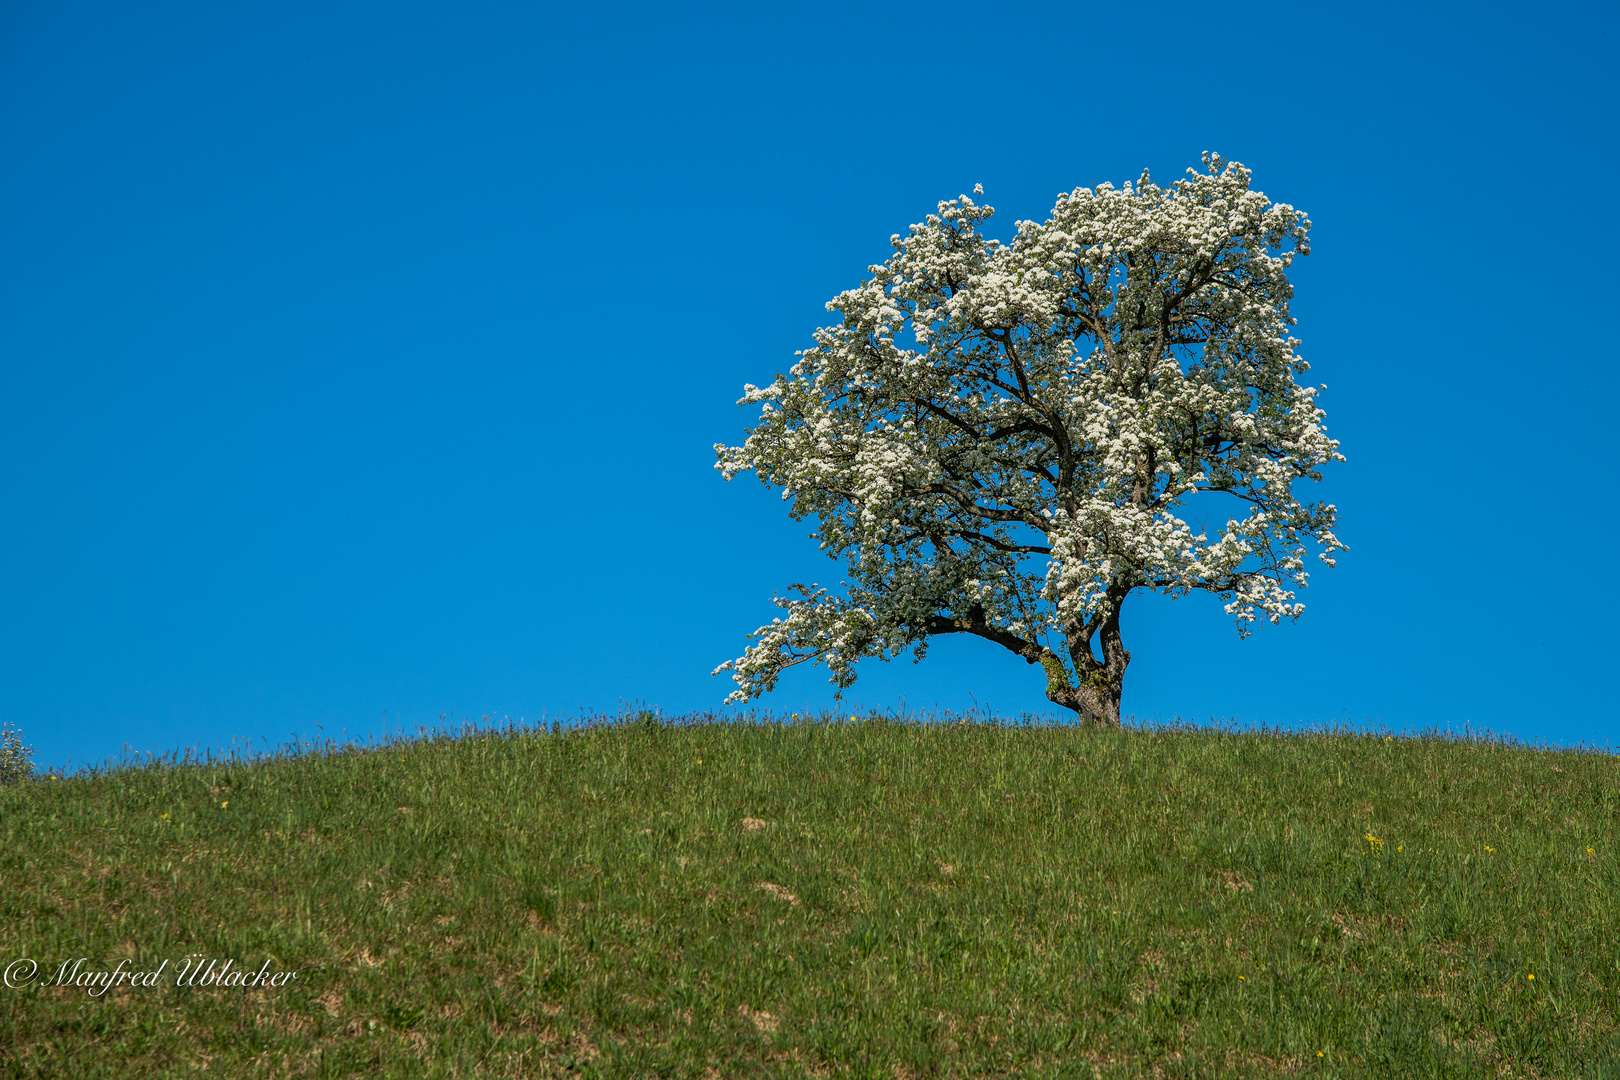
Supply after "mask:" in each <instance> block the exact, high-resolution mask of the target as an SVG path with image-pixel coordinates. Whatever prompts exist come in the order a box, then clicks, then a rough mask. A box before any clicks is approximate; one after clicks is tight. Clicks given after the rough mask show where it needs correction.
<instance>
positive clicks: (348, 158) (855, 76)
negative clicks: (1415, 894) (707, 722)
mask: <svg viewBox="0 0 1620 1080" xmlns="http://www.w3.org/2000/svg"><path fill="white" fill-rule="evenodd" d="M1099 12H1100V13H1099ZM1616 24H1617V19H1616V16H1615V9H1614V8H1613V7H1612V6H1608V5H1604V6H1599V5H1591V6H1587V7H1581V6H1562V7H1553V8H1536V9H1534V10H1532V7H1531V5H1513V6H1497V7H1491V6H1480V5H1466V6H1464V5H1457V6H1455V7H1449V8H1448V7H1438V6H1435V7H1423V6H1413V5H1409V4H1401V5H1387V6H1377V5H1355V6H1342V5H1341V6H1337V7H1330V6H1328V5H1288V6H1271V7H1267V6H1244V5H1208V4H1197V5H1191V4H1189V5H1174V4H1172V5H1154V6H1152V7H1144V6H1131V5H1115V6H1111V7H1107V8H1106V9H1099V8H1098V7H1097V6H1095V5H1073V4H1061V5H1049V6H1038V5H1022V6H1019V5H1013V6H1008V7H994V6H989V5H974V6H968V5H961V6H953V5H948V4H937V3H936V4H927V5H921V4H883V5H870V6H860V5H844V6H835V5H815V6H800V7H790V6H786V5H748V6H735V7H730V8H726V7H718V6H716V7H708V8H683V7H677V6H673V5H671V6H667V7H664V6H661V7H650V6H636V5H613V4H598V5H582V6H579V7H572V8H564V7H558V6H553V7H547V6H543V5H519V4H513V5H489V4H473V3H470V4H458V5H436V6H425V5H410V4H400V3H393V4H388V5H382V4H362V3H356V4H346V5H333V4H319V5H317V4H302V3H286V2H284V3H278V4H275V5H268V4H263V5H255V4H246V3H244V4H232V5H217V4H209V5H204V4H198V3H153V4H144V5H128V4H110V3H108V4H75V3H52V4H46V3H40V2H32V0H19V2H15V3H10V4H7V5H5V6H4V8H3V9H0V162H3V166H0V374H3V378H4V382H3V393H0V408H3V409H4V424H3V426H0V514H3V519H0V520H3V522H4V528H3V530H0V567H3V570H0V720H5V721H9V722H11V723H13V724H15V725H18V726H20V727H21V728H22V730H23V732H24V734H25V736H26V737H27V738H28V740H29V741H30V742H32V743H33V745H34V747H35V757H36V760H37V761H39V762H41V763H44V764H53V765H60V764H63V763H66V762H69V761H72V762H74V763H81V762H86V761H90V762H96V761H101V760H103V759H105V758H106V757H108V756H109V755H116V754H118V753H119V752H120V751H121V750H122V748H124V747H125V746H129V747H131V748H133V749H136V750H152V749H156V750H157V751H159V752H165V751H169V750H172V749H175V748H177V747H198V746H214V747H219V746H226V745H228V744H230V743H231V741H232V740H233V739H246V738H251V739H254V740H255V741H257V742H258V743H260V744H261V745H262V744H263V743H264V742H270V743H275V742H280V741H285V740H287V739H288V738H290V737H291V736H292V735H293V733H298V734H300V735H313V734H316V733H317V732H321V733H324V734H326V735H337V734H338V733H341V732H347V733H348V734H349V735H355V734H360V733H365V732H368V731H382V730H385V729H388V728H393V727H395V726H396V725H403V726H404V727H405V728H406V729H411V728H413V727H414V726H415V725H416V724H419V723H431V722H434V721H436V720H437V719H438V717H439V716H440V715H441V714H445V715H447V716H449V717H450V718H452V719H459V718H461V717H464V716H470V717H474V718H476V717H478V716H481V715H484V714H492V715H496V716H511V717H513V718H517V717H520V716H521V717H525V718H527V719H529V720H533V719H536V718H538V717H540V716H542V715H545V716H547V717H554V716H559V715H563V716H566V715H573V714H578V713H579V712H581V711H582V710H607V711H613V710H616V709H617V708H618V705H619V703H620V702H621V701H638V702H643V703H645V704H647V705H650V706H656V707H659V708H662V709H663V710H664V711H665V712H666V713H671V714H673V713H680V712H686V711H691V710H698V709H709V708H713V707H715V706H717V705H718V703H719V702H720V701H721V699H722V698H723V697H724V696H725V694H726V693H727V692H728V691H729V689H730V685H729V683H727V682H726V680H725V679H724V677H721V678H718V679H711V678H710V677H709V672H710V670H711V669H712V668H713V667H714V666H715V665H716V664H717V663H719V662H720V661H721V660H724V659H728V658H730V657H732V656H735V655H737V653H738V652H739V651H740V650H741V648H742V647H743V646H744V645H745V643H746V642H745V639H744V635H745V634H746V633H747V631H749V630H751V629H753V628H754V627H755V626H757V625H758V624H759V623H760V622H762V621H768V620H769V618H770V617H771V615H772V614H773V613H775V611H776V609H775V608H774V607H772V606H771V604H770V603H769V598H770V597H771V595H772V594H773V592H775V591H777V590H779V589H782V588H783V587H785V586H786V585H787V584H788V583H789V582H792V581H798V580H817V581H822V582H826V583H833V582H836V581H837V580H838V576H839V575H838V568H837V567H836V566H835V565H834V564H832V563H830V562H828V561H827V560H825V559H824V557H822V556H821V555H820V554H819V553H818V552H817V551H816V546H815V544H814V543H813V542H812V541H809V540H807V539H806V538H805V534H806V532H807V529H808V525H805V524H798V523H794V522H792V521H791V520H789V519H788V517H787V515H786V512H785V507H784V505H783V504H782V503H781V502H780V501H779V496H778V495H777V494H776V493H773V492H768V491H766V490H764V489H763V488H761V487H760V486H759V485H758V484H757V483H756V482H754V481H753V480H752V479H750V478H746V477H745V478H740V479H739V480H737V481H734V482H732V483H730V484H726V483H724V482H723V481H722V480H721V479H720V477H719V475H718V474H717V473H715V472H714V471H713V469H712V463H713V451H712V450H711V445H712V444H713V443H715V442H717V441H725V442H735V441H737V440H738V439H739V438H740V437H741V435H742V432H743V429H744V426H745V425H746V424H747V423H748V422H749V420H750V418H751V415H752V411H751V410H745V409H741V408H738V407H737V406H735V405H734V404H733V402H734V401H735V400H736V398H737V397H738V396H739V394H740V391H741V387H742V384H743V383H744V382H750V381H751V382H755V383H763V382H766V381H768V380H769V379H770V378H771V376H772V375H773V373H775V372H777V371H780V370H784V369H785V368H786V367H787V366H789V365H790V364H791V363H792V362H793V351H794V350H795V349H798V348H803V347H804V346H805V345H806V344H807V343H808V341H809V335H810V332H811V330H812V329H813V328H814V327H816V326H817V325H819V324H820V323H821V322H823V321H825V320H826V319H827V317H828V315H827V313H826V312H825V311H824V310H823V307H822V305H823V304H824V302H825V301H826V300H827V299H828V298H830V297H831V296H832V295H834V294H835V293H837V292H838V291H840V290H841V289H844V288H847V287H850V286H852V285H854V284H856V283H857V282H858V281H859V280H860V279H861V278H862V276H863V273H864V268H865V266H866V265H867V264H868V263H869V262H873V261H877V260H880V259H882V258H883V257H885V255H886V253H887V251H888V248H887V238H888V237H889V235H890V234H891V233H894V232H900V231H904V230H905V228H906V226H907V225H909V224H910V223H912V222H914V221H918V220H921V218H922V217H923V216H924V215H925V214H927V213H928V212H929V211H930V210H932V209H933V207H934V204H935V203H936V202H937V201H938V200H939V199H942V198H949V197H952V196H954V195H956V194H958V193H960V192H964V191H971V189H972V186H973V184H974V183H976V182H978V183H983V184H984V187H985V192H986V195H985V200H986V201H988V202H990V203H991V204H992V205H994V206H996V207H997V208H998V211H999V213H998V216H997V218H996V219H995V222H993V223H992V224H993V226H996V225H998V226H999V228H1000V229H1001V230H1002V231H1003V232H1004V233H1010V231H1011V229H1012V223H1013V221H1014V220H1016V219H1019V218H1026V217H1044V216H1045V214H1046V213H1047V211H1049V210H1050V208H1051V206H1052V202H1053V200H1054V197H1055V196H1056V194H1057V193H1058V192H1059V191H1063V190H1068V189H1071V188H1073V187H1075V186H1078V185H1082V184H1084V185H1094V184H1097V183H1100V182H1102V181H1105V180H1107V181H1112V182H1114V183H1115V184H1118V183H1120V182H1122V181H1124V180H1127V179H1133V178H1135V177H1136V176H1137V175H1138V174H1139V173H1140V172H1141V171H1142V169H1143V168H1149V169H1151V170H1152V171H1153V173H1154V175H1155V176H1156V177H1157V178H1158V179H1160V180H1169V179H1173V178H1174V177H1176V176H1177V175H1179V174H1180V173H1181V172H1182V171H1183V170H1184V169H1186V168H1187V167H1189V166H1194V165H1196V164H1197V163H1198V158H1199V154H1200V152H1201V151H1204V150H1215V151H1219V152H1220V153H1222V154H1224V155H1226V156H1227V157H1229V158H1235V159H1237V160H1239V161H1242V162H1244V163H1245V164H1247V165H1248V166H1249V167H1250V168H1251V169H1253V170H1254V174H1255V185H1256V186H1257V187H1258V188H1260V189H1261V190H1264V191H1265V192H1266V193H1267V194H1269V195H1271V196H1272V197H1273V198H1276V199H1279V200H1282V201H1287V202H1291V203H1293V204H1295V205H1296V206H1299V207H1301V208H1302V209H1304V210H1306V211H1307V212H1308V213H1309V214H1310V215H1311V217H1312V219H1313V221H1314V223H1315V228H1314V231H1313V253H1312V255H1311V256H1310V257H1309V258H1308V259H1305V260H1302V261H1301V262H1300V263H1298V264H1297V265H1296V271H1295V273H1294V274H1293V277H1294V281H1295V284H1296V289H1297V301H1296V305H1295V314H1296V315H1297V316H1298V318H1299V326H1298V328H1297V333H1298V336H1299V337H1300V339H1301V340H1302V341H1303V342H1304V346H1303V349H1302V352H1303V354H1304V355H1305V356H1306V357H1307V359H1309V360H1310V361H1311V362H1312V364H1313V367H1314V370H1313V374H1312V377H1311V378H1312V381H1313V382H1323V383H1326V384H1327V387H1328V389H1327V392H1326V393H1324V394H1323V395H1322V398H1321V404H1322V406H1323V408H1324V409H1325V410H1326V412H1327V420H1328V428H1329V431H1330V433H1332V434H1333V435H1334V436H1335V437H1337V438H1339V439H1340V440H1342V443H1343V451H1344V453H1345V454H1346V455H1347V457H1348V459H1349V460H1348V462H1347V463H1346V464H1344V465H1341V466H1339V467H1337V468H1334V469H1331V470H1329V475H1328V478H1327V480H1326V481H1325V482H1324V483H1322V484H1321V485H1318V486H1317V487H1318V490H1319V491H1320V493H1321V495H1322V496H1323V497H1325V498H1327V499H1329V500H1330V501H1333V502H1335V503H1337V504H1338V506H1339V507H1340V510H1341V515H1342V516H1341V523H1342V528H1341V529H1340V530H1339V534H1340V536H1341V537H1342V538H1343V539H1344V540H1345V541H1346V542H1347V543H1348V544H1349V545H1350V552H1349V553H1348V554H1347V555H1344V556H1342V557H1341V558H1340V561H1339V567H1338V569H1336V570H1333V571H1323V572H1320V573H1318V574H1316V575H1315V577H1314V580H1313V584H1312V586H1311V588H1310V589H1309V590H1308V591H1307V592H1306V593H1305V594H1304V595H1303V596H1302V599H1303V600H1304V601H1305V602H1306V604H1307V611H1306V614H1305V616H1304V617H1303V618H1302V619H1301V620H1300V621H1299V622H1298V623H1297V624H1294V625H1288V624H1284V625H1283V626H1282V627H1280V628H1276V629H1266V630H1264V631H1262V632H1259V633H1257V634H1255V636H1254V637H1252V638H1250V639H1249V640H1247V641H1239V640H1238V639H1237V636H1236V634H1235V633H1234V631H1233V628H1232V625H1231V621H1230V620H1229V619H1228V618H1227V617H1226V616H1225V615H1224V614H1223V613H1222V612H1221V610H1220V606H1219V604H1218V603H1217V602H1216V601H1215V600H1214V599H1212V598H1207V597H1194V598H1190V599H1187V600H1180V601H1173V602H1172V601H1166V600H1161V599H1158V598H1154V597H1145V596H1142V595H1140V594H1138V595H1137V596H1135V597H1133V599H1132V601H1131V604H1130V605H1128V606H1127V608H1126V610H1125V621H1124V626H1125V632H1126V635H1127V639H1126V644H1127V646H1128V647H1129V648H1130V649H1131V650H1132V653H1133V663H1132V666H1131V669H1130V673H1129V677H1128V682H1127V688H1126V696H1125V702H1124V708H1125V711H1126V712H1127V713H1130V714H1134V715H1135V716H1137V717H1138V718H1142V719H1168V718H1170V717H1174V716H1181V717H1187V718H1193V719H1199V720H1204V719H1208V718H1210V717H1216V718H1235V719H1236V720H1237V721H1238V722H1240V723H1268V724H1281V725H1293V724H1300V723H1310V722H1315V721H1322V720H1335V719H1346V718H1348V719H1350V720H1352V721H1356V722H1362V721H1363V720H1366V721H1370V722H1375V723H1381V724H1385V725H1388V726H1390V727H1393V728H1397V729H1406V730H1417V729H1422V728H1427V727H1446V726H1452V727H1461V726H1463V725H1464V724H1465V723H1466V724H1471V725H1473V726H1475V727H1483V728H1488V729H1493V730H1497V731H1503V732H1512V733H1516V734H1518V735H1520V736H1522V737H1526V738H1540V739H1544V740H1547V741H1550V742H1554V743H1565V744H1568V743H1577V742H1580V741H1583V740H1586V741H1599V742H1606V741H1610V740H1613V739H1614V736H1615V734H1616V732H1617V730H1620V707H1617V704H1616V701H1617V698H1616V695H1615V694H1614V692H1613V691H1612V689H1611V683H1612V682H1613V679H1614V676H1615V662H1614V649H1615V646H1616V639H1617V635H1616V632H1615V630H1614V623H1613V615H1612V613H1613V612H1614V610H1615V607H1616V600H1617V591H1620V590H1617V587H1616V584H1615V581H1616V576H1615V573H1614V571H1613V570H1611V569H1610V565H1609V564H1610V553H1611V549H1612V546H1613V537H1614V534H1615V529H1616V513H1615V496H1616V484H1615V481H1614V479H1613V470H1612V467H1611V466H1610V465H1609V464H1608V462H1609V461H1610V459H1611V457H1612V450H1611V444H1612V442H1613V440H1614V438H1615V434H1616V431H1617V428H1620V425H1617V424H1616V421H1615V418H1614V403H1615V401H1616V390H1617V388H1620V387H1617V383H1620V376H1617V374H1616V365H1615V363H1614V360H1615V352H1616V346H1615V344H1614V340H1613V337H1612V335H1611V333H1610V327H1611V324H1612V323H1613V321H1614V318H1615V315H1616V311H1615V307H1616V305H1615V299H1614V288H1613V283H1612V282H1613V270H1612V266H1611V264H1612V261H1613V255H1612V252H1613V251H1614V249H1615V242H1616V239H1617V236H1616V233H1617V229H1616V222H1617V215H1616V211H1615V199H1614V195H1613V191H1612V189H1613V186H1614V169H1615V145H1616V140H1615V136H1616V124H1615V119H1614V114H1615V109H1614V103H1615V102H1616V101H1617V100H1620V93H1617V87H1616V71H1617V70H1620V64H1617V63H1616V61H1615V43H1616ZM992 231H994V229H993V230H992ZM864 667H865V669H866V670H865V672H864V674H863V677H862V680H861V681H860V682H859V683H858V684H857V685H856V687H855V688H854V689H853V690H852V691H851V692H850V693H849V695H848V698H847V699H846V700H847V701H848V702H850V703H852V704H858V705H863V706H875V707H895V706H898V705H900V704H901V703H902V702H904V703H905V704H906V705H907V706H908V707H911V708H917V709H920V708H929V707H932V706H934V705H936V704H937V705H939V706H942V707H945V708H963V707H969V706H972V705H973V704H974V703H977V704H979V705H982V706H987V707H990V708H993V709H995V710H997V711H1001V712H1009V713H1018V712H1022V711H1025V710H1043V709H1046V708H1047V706H1046V703H1045V701H1044V699H1043V698H1042V696H1041V693H1040V683H1039V679H1038V678H1037V677H1036V676H1035V675H1034V673H1032V671H1031V669H1029V668H1028V667H1026V666H1025V665H1024V664H1023V663H1021V662H1020V661H1018V660H1016V659H1015V658H1012V657H1011V656H1010V654H1001V653H999V650H997V649H996V648H995V646H993V645H990V644H988V643H985V642H978V641H956V640H950V639H946V640H942V641H940V642H938V643H937V644H936V645H935V646H934V648H933V649H932V651H931V653H930V655H929V658H928V659H927V660H926V661H925V662H924V663H923V664H922V665H920V666H914V665H912V664H911V663H910V662H909V661H905V662H899V663H894V664H889V665H880V664H875V663H870V662H869V663H868V664H866V665H864ZM830 702H831V688H830V687H829V686H828V685H827V684H826V682H825V672H824V671H822V670H821V669H808V668H800V669H796V670H794V671H792V672H790V673H789V674H788V675H787V676H786V677H785V678H784V679H783V683H782V686H781V688H780V689H779V690H778V691H777V692H776V693H775V694H774V695H772V696H771V697H770V698H767V699H766V700H765V702H764V704H765V705H766V706H768V707H771V708H775V709H784V710H785V709H796V708H800V707H802V706H805V705H809V706H811V707H813V708H819V707H821V706H824V705H827V704H829V703H830Z"/></svg>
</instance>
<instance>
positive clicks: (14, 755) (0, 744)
mask: <svg viewBox="0 0 1620 1080" xmlns="http://www.w3.org/2000/svg"><path fill="white" fill-rule="evenodd" d="M33 756H34V748H33V747H32V746H24V745H23V741H22V734H21V733H20V732H18V731H17V729H16V728H14V727H12V726H11V725H10V724H5V725H3V726H0V784H9V783H12V782H13V781H15V780H27V779H29V778H30V777H32V776H33V775H34V762H33Z"/></svg>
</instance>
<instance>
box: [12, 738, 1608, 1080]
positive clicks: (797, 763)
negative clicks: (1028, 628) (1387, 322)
mask: <svg viewBox="0 0 1620 1080" xmlns="http://www.w3.org/2000/svg"><path fill="white" fill-rule="evenodd" d="M1617 810H1620V761H1617V759H1616V757H1615V756H1614V755H1612V754H1610V753H1607V752H1553V751H1548V750H1545V749H1534V748H1529V747H1524V746H1517V745H1509V744H1503V743H1498V742H1491V741H1480V740H1456V739H1447V738H1421V739H1394V740H1389V739H1385V738H1382V737H1379V736H1368V735H1364V734H1363V735H1356V734H1352V733H1349V732H1319V733H1315V734H1307V735H1284V734H1278V733H1258V734H1257V733H1237V732H1232V731H1218V730H1196V729H1190V728H1186V729H1173V730H1152V729H1139V728H1138V729H1131V728H1128V729H1126V730H1124V731H1114V732H1109V731H1097V730H1089V729H1088V730H1081V729H1076V728H1069V727H1040V726H1034V727H1019V726H1005V725H999V724H993V723H983V722H973V723H961V724H947V723H929V724H919V723H903V722H898V721H883V720H870V719H869V720H866V721H863V722H861V723H843V722H827V721H826V720H825V719H824V718H823V719H821V720H817V721H814V722H810V721H806V722H799V723H787V724H778V723H736V724H720V723H695V722H694V723H688V724H667V723H666V724H659V723H654V722H650V721H646V720H644V721H641V722H632V723H625V724H617V725H602V726H598V727H594V728H589V729H585V730H579V731H575V732H571V733H544V732H532V731H531V732H508V733H505V734H485V735H470V736H465V735H464V736H462V737H459V738H454V739H452V738H449V737H439V738H432V739H425V740H421V741H416V742H411V743H406V744H400V745H393V746H389V747H386V748H383V749H376V750H366V751H361V750H349V751H343V752H331V753H318V754H307V753H306V754H303V755H297V754H292V755H287V754H284V755H282V756H281V757H279V758H276V759H273V760H265V761H261V762H259V763H254V764H244V763H241V762H237V763H234V764H231V763H217V764H200V765H199V764H185V763H178V764H177V763H172V762H171V763H169V764H159V765H148V766H141V767H133V766H126V767H121V768H114V769H109V770H105V771H102V772H100V773H99V774H96V775H91V776H86V777H80V778H69V779H65V780H55V781H51V780H34V781H30V782H27V783H23V784H20V785H17V784H14V785H9V786H7V787H5V788H0V846H3V854H0V885H3V888H0V927H3V930H0V962H9V961H10V960H11V959H12V958H15V957H21V956H27V957H32V958H36V959H38V960H40V961H41V962H43V963H44V964H45V965H46V967H47V968H52V969H54V967H55V966H56V965H58V964H60V963H61V962H62V961H64V960H70V959H73V958H77V957H87V958H88V960H87V962H86V968H87V969H88V968H95V969H106V968H111V967H113V966H115V964H116V963H117V961H118V960H119V959H120V958H126V957H127V958H130V959H131V960H132V961H133V962H134V966H135V967H137V968H141V967H150V966H152V965H154V964H157V963H158V962H160V961H161V960H163V959H169V960H170V965H171V966H170V968H169V969H168V972H167V976H172V975H173V973H174V962H175V961H176V960H178V959H180V958H183V957H185V956H187V955H188V954H193V953H200V954H202V955H204V956H207V957H213V958H219V959H221V960H223V959H224V958H232V959H234V960H235V961H236V962H237V964H238V965H243V964H245V965H247V966H248V967H249V968H250V969H253V970H258V969H259V968H260V966H261V964H262V962H263V961H265V960H266V959H269V960H271V961H272V970H288V971H296V972H297V973H298V978H297V979H296V980H294V981H292V982H291V983H289V984H288V985H286V986H284V987H279V988H269V989H251V990H243V989H240V988H218V987H215V988H202V987H184V986H182V987H178V988H177V987H175V986H173V985H172V982H173V980H172V977H166V978H165V985H159V986H154V987H136V988H133V989H132V988H129V987H120V988H118V989H115V990H112V991H109V992H108V993H106V994H105V995H103V996H91V995H90V994H88V993H87V992H86V991H85V990H84V989H82V988H74V987H50V988H45V987H41V986H39V985H37V984H35V985H31V986H28V987H26V988H23V989H4V988H0V1075H6V1076H41V1077H45V1076H49V1077H91V1076H120V1077H122V1076H133V1075H180V1074H185V1075H192V1074H194V1073H196V1072H197V1071H199V1070H206V1071H207V1073H209V1074H218V1075H228V1076H231V1077H248V1076H282V1075H311V1076H315V1075H319V1076H326V1075H345V1074H362V1075H368V1076H372V1075H375V1076H384V1075H395V1076H480V1075H481V1076H554V1075H555V1076H560V1075H570V1074H581V1075H588V1076H597V1075H600V1076H690V1077H705V1076H719V1077H733V1076H743V1077H747V1076H803V1075H809V1076H874V1077H876V1076H881V1077H886V1078H891V1077H924V1076H1014V1075H1018V1076H1092V1075H1100V1076H1109V1077H1114V1076H1118V1077H1126V1076H1148V1075H1154V1076H1165V1077H1183V1076H1184V1077H1206V1076H1207V1077H1217V1076H1231V1077H1256V1076H1273V1075H1276V1076H1341V1077H1359V1076H1369V1075H1394V1076H1491V1077H1496V1076H1521V1077H1522V1076H1542V1077H1615V1076H1620V1021H1617V1014H1620V999H1617V993H1620V941H1617V937H1616V929H1617V927H1620V861H1617V854H1620V853H1617V851H1616V845H1617V843H1620V829H1617V827H1616V826H1617V819H1616V811H1617ZM1532 975H1533V976H1534V978H1533V979H1532V978H1531V977H1530V976H1532Z"/></svg>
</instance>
